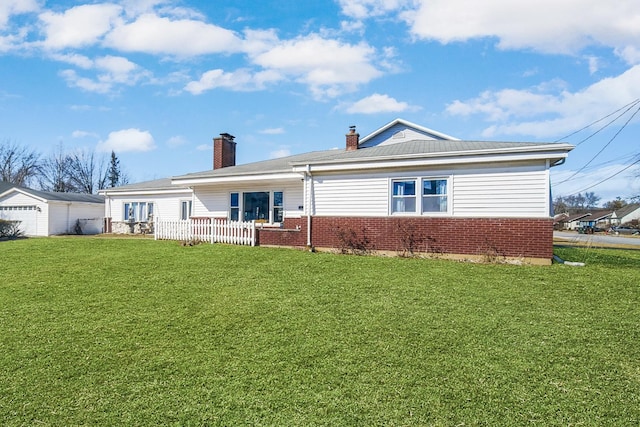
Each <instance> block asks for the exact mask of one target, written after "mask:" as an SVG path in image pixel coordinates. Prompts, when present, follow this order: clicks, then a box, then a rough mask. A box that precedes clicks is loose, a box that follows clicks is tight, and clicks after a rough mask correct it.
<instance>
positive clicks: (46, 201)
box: [0, 182, 104, 236]
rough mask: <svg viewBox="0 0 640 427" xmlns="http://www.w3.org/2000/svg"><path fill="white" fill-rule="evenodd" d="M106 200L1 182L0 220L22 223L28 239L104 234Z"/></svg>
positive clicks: (88, 195)
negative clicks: (63, 235)
mask: <svg viewBox="0 0 640 427" xmlns="http://www.w3.org/2000/svg"><path fill="white" fill-rule="evenodd" d="M103 215H104V197H102V196H97V195H92V194H77V193H55V192H48V191H38V190H32V189H30V188H25V187H18V186H14V185H11V184H8V183H6V182H2V183H0V218H2V219H6V220H11V221H20V225H19V227H20V230H21V231H22V233H23V234H25V235H27V236H51V235H56V234H77V233H78V232H80V233H82V234H98V233H101V232H102V218H103Z"/></svg>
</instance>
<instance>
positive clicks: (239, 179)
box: [171, 172, 301, 186]
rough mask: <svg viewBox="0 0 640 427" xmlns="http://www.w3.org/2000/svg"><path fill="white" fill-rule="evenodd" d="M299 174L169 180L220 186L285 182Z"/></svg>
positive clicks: (264, 174)
mask: <svg viewBox="0 0 640 427" xmlns="http://www.w3.org/2000/svg"><path fill="white" fill-rule="evenodd" d="M300 178H301V174H300V173H296V172H284V173H283V172H280V173H260V174H246V173H245V174H238V175H226V176H218V177H212V176H209V177H192V178H190V177H176V178H173V179H172V180H171V182H172V183H173V184H180V185H190V186H193V185H203V184H222V183H227V182H252V181H280V180H282V181H286V180H292V179H300Z"/></svg>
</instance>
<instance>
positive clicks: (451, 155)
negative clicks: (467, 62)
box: [292, 149, 568, 173]
mask: <svg viewBox="0 0 640 427" xmlns="http://www.w3.org/2000/svg"><path fill="white" fill-rule="evenodd" d="M567 156H568V151H556V150H553V151H549V150H548V149H547V150H545V151H532V150H521V149H519V150H517V151H515V150H514V151H508V152H507V151H502V152H496V151H495V150H486V151H483V152H482V153H479V152H478V151H474V152H463V151H460V152H446V153H435V154H429V155H424V154H411V155H404V156H398V155H396V156H385V157H369V158H359V159H337V160H329V161H323V162H316V163H314V162H299V163H292V166H293V170H294V171H295V172H300V173H302V172H304V171H305V170H306V169H307V166H309V167H310V168H311V170H312V171H316V172H318V171H339V170H354V169H355V170H357V169H369V168H371V167H376V168H394V167H410V166H432V165H443V164H447V165H460V164H473V163H491V162H509V161H527V160H529V161H531V160H547V159H553V160H558V159H564V158H566V157H567Z"/></svg>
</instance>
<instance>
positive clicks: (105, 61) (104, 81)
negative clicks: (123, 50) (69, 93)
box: [54, 55, 150, 94]
mask: <svg viewBox="0 0 640 427" xmlns="http://www.w3.org/2000/svg"><path fill="white" fill-rule="evenodd" d="M54 57H55V58H57V59H60V60H64V61H66V62H71V63H75V64H77V65H78V66H81V67H82V68H86V69H95V70H97V71H98V74H97V76H96V77H95V78H94V79H92V78H88V77H82V76H80V75H78V73H77V72H76V71H75V70H64V71H62V72H60V75H61V76H62V77H63V78H64V79H65V80H66V81H67V84H68V85H69V86H71V87H78V88H81V89H83V90H86V91H87V92H95V93H103V94H106V93H110V92H112V91H113V89H114V87H115V86H116V85H129V86H131V85H134V84H135V83H137V82H138V81H140V80H141V79H142V78H145V77H150V76H149V73H148V72H147V71H145V70H142V69H141V68H140V67H139V66H138V65H136V64H134V63H133V62H131V61H129V60H128V59H127V58H123V57H121V56H103V57H99V58H96V59H95V60H93V61H92V60H90V59H89V58H86V57H84V56H81V55H54Z"/></svg>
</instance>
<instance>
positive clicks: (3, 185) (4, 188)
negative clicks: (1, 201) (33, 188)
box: [0, 181, 15, 194]
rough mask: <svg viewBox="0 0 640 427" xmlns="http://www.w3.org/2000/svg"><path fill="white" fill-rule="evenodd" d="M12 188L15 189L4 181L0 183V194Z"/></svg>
mask: <svg viewBox="0 0 640 427" xmlns="http://www.w3.org/2000/svg"><path fill="white" fill-rule="evenodd" d="M13 187H15V185H13V184H10V183H8V182H6V181H0V194H2V193H4V192H5V191H7V190H8V189H10V188H13Z"/></svg>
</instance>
